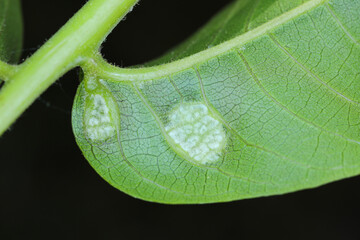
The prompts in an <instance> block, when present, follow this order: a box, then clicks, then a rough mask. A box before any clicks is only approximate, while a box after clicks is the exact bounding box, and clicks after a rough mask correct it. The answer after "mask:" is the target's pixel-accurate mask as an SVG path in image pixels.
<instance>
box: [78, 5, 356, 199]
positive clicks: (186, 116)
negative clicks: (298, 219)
mask: <svg viewBox="0 0 360 240" xmlns="http://www.w3.org/2000/svg"><path fill="white" fill-rule="evenodd" d="M359 16H360V2H359V1H357V0H346V1H345V0H332V1H321V0H312V1H311V0H310V1H287V0H283V1H281V0H279V1H276V0H266V1H250V0H249V1H235V2H234V3H233V5H230V6H229V7H227V8H225V9H224V10H223V11H222V12H221V13H219V15H217V16H216V17H215V18H214V19H212V20H211V21H210V23H209V24H208V25H207V26H205V27H204V28H203V29H202V30H200V31H199V32H198V33H197V34H195V35H194V37H192V38H190V39H189V40H188V41H186V42H185V43H184V44H182V45H180V46H179V47H178V48H175V49H174V50H172V51H170V53H169V54H168V55H166V56H164V57H162V58H160V59H158V60H156V61H154V62H153V63H151V64H150V65H157V64H161V63H165V64H162V65H158V66H154V67H149V68H143V69H128V70H121V71H122V72H121V73H120V72H115V70H114V74H113V76H116V79H115V77H108V78H104V77H98V78H95V77H87V78H85V80H84V81H83V82H82V83H81V85H80V87H79V89H78V92H77V96H76V99H75V102H74V108H73V120H72V122H73V129H74V133H75V136H76V140H77V143H78V145H79V146H80V148H81V150H82V151H83V153H84V155H85V157H86V158H87V159H88V161H89V162H90V164H91V165H92V166H93V167H94V168H95V170H96V171H97V172H98V173H99V174H100V175H101V176H102V177H103V178H104V179H106V180H107V181H108V182H109V183H110V184H111V185H113V186H114V187H116V188H118V189H120V190H122V191H124V192H126V193H128V194H130V195H132V196H134V197H137V198H141V199H144V200H148V201H155V202H162V203H209V202H224V201H231V200H237V199H244V198H253V197H259V196H268V195H274V194H283V193H287V192H292V191H296V190H300V189H306V188H312V187H316V186H319V185H322V184H325V183H328V182H331V181H335V180H338V179H342V178H346V177H350V176H354V175H357V174H359V172H360V159H359V156H360V127H359V124H360V111H359V109H360V106H359V104H360V95H359V90H360V68H359V59H360V46H359V41H360V31H359V28H358V26H359V24H360V18H359ZM110 75H111V74H110ZM110 75H109V76H110Z"/></svg>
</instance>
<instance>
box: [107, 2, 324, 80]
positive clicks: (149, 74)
mask: <svg viewBox="0 0 360 240" xmlns="http://www.w3.org/2000/svg"><path fill="white" fill-rule="evenodd" d="M328 1H329V0H312V1H309V2H306V3H304V4H301V5H300V6H298V7H296V8H294V9H292V10H290V11H288V12H286V13H284V14H282V15H280V16H278V17H276V18H274V19H272V20H270V21H268V22H267V23H265V24H263V25H261V26H259V27H257V28H255V29H253V30H250V31H248V32H246V33H244V34H241V35H239V36H237V37H235V38H233V39H231V40H228V41H225V42H223V43H221V44H219V45H217V46H214V47H212V48H209V49H206V50H203V51H201V52H198V53H195V54H193V55H191V56H189V57H185V58H183V59H180V60H177V61H174V62H171V63H167V64H162V65H159V66H153V67H144V68H118V67H115V66H112V65H107V66H104V67H106V68H107V69H103V70H105V71H106V75H107V76H108V77H109V78H111V79H112V80H115V79H116V80H119V81H132V82H134V81H146V80H152V79H155V78H161V77H165V76H168V75H171V74H173V73H176V72H180V71H182V70H185V69H188V68H190V67H192V66H194V65H197V64H198V63H201V62H205V61H206V60H208V59H211V58H214V57H216V56H218V55H220V54H223V53H225V52H228V51H230V50H232V49H233V48H235V47H238V46H240V45H244V44H246V43H247V42H249V41H251V40H253V39H255V38H257V37H260V36H262V35H264V34H266V33H268V32H270V31H271V30H273V29H275V28H277V27H278V26H281V25H282V24H284V23H286V22H288V21H290V20H292V19H294V18H296V17H299V16H300V15H302V14H305V13H306V12H308V11H310V10H312V9H314V8H316V7H318V6H320V5H322V4H323V3H325V2H328Z"/></svg>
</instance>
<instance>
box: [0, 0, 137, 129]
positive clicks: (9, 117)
mask: <svg viewBox="0 0 360 240" xmlns="http://www.w3.org/2000/svg"><path fill="white" fill-rule="evenodd" d="M137 1H138V0H90V1H89V2H88V3H87V4H86V5H85V6H84V7H83V8H82V9H81V10H80V11H79V12H78V13H77V14H76V15H75V16H74V17H73V18H72V19H70V21H69V22H68V23H67V24H66V25H65V26H64V27H63V28H62V29H61V30H60V31H59V32H58V33H56V34H55V35H54V36H53V37H52V38H51V39H50V40H49V41H48V42H47V43H46V44H45V45H44V46H43V47H41V48H40V49H39V50H38V51H37V52H36V53H35V54H34V55H33V56H32V57H30V58H29V59H28V60H27V61H25V62H24V63H23V64H21V65H20V66H19V68H18V71H17V72H16V73H15V74H14V75H13V76H12V77H11V79H10V81H9V82H6V83H5V86H4V87H3V89H2V91H1V92H0V119H1V121H0V135H1V134H2V133H3V132H4V131H6V129H7V128H8V127H9V126H10V125H11V124H12V123H13V122H14V121H15V120H16V119H17V118H18V117H19V116H20V115H21V113H22V112H23V111H25V109H26V108H27V107H28V106H29V105H30V104H31V103H32V102H33V101H34V100H35V99H36V98H37V97H38V96H39V95H40V94H41V93H42V92H43V91H45V90H46V89H47V88H48V87H49V86H50V85H51V84H52V83H53V82H55V81H56V80H57V79H58V78H59V77H61V76H62V75H63V74H65V73H66V72H67V71H69V70H70V69H72V68H74V67H76V66H78V65H79V63H80V62H81V61H82V60H83V59H85V58H86V56H88V55H92V54H93V53H94V52H96V51H98V48H99V46H100V44H101V43H102V42H103V41H104V39H105V37H106V36H107V35H108V34H109V33H110V31H111V30H112V29H113V28H114V27H115V26H116V25H117V23H118V22H119V21H120V20H121V19H122V18H123V17H124V16H125V15H126V14H127V13H128V12H129V11H130V10H131V8H132V7H133V6H134V5H135V4H136V3H137Z"/></svg>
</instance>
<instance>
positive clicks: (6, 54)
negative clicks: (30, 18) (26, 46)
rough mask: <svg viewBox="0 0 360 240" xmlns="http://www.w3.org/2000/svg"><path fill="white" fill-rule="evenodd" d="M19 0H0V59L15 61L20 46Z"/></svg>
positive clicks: (19, 53)
mask: <svg viewBox="0 0 360 240" xmlns="http://www.w3.org/2000/svg"><path fill="white" fill-rule="evenodd" d="M22 31H23V29H22V17H21V5H20V0H0V60H2V61H5V62H9V63H15V62H17V61H18V60H19V57H20V55H21V47H22Z"/></svg>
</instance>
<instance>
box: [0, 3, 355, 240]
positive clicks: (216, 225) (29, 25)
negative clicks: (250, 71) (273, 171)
mask: <svg viewBox="0 0 360 240" xmlns="http://www.w3.org/2000/svg"><path fill="white" fill-rule="evenodd" d="M228 2H230V1H229V0H226V1H225V0H221V1H205V0H156V1H149V0H143V1H142V2H141V3H140V4H139V5H138V6H137V7H136V8H135V10H134V11H133V12H132V13H131V14H130V15H129V16H128V17H127V19H126V20H125V21H124V22H122V23H121V24H120V25H119V26H118V27H117V28H116V30H115V31H114V32H113V33H112V35H111V36H110V37H109V38H108V40H107V41H106V43H105V45H104V47H103V53H104V55H105V56H106V58H107V59H109V60H110V61H111V62H115V63H117V65H121V66H129V65H133V64H140V63H143V62H145V61H148V60H151V59H152V58H154V57H157V56H159V55H161V54H162V53H163V52H164V51H166V50H167V49H169V48H170V47H171V46H174V45H175V44H177V43H179V42H180V41H181V40H183V39H185V38H186V37H187V36H189V35H190V34H191V33H192V32H193V31H195V30H196V29H197V28H199V27H200V26H201V25H202V24H203V23H205V22H206V21H207V19H208V18H209V17H210V16H212V15H213V14H215V13H216V12H217V11H218V10H219V9H220V8H221V6H224V5H225V4H226V3H228ZM84 3H85V0H68V1H65V0H24V1H23V11H24V18H25V20H24V22H25V46H24V51H23V58H26V57H27V56H29V55H30V54H31V53H33V52H34V51H35V50H36V49H37V48H38V47H39V46H41V45H42V44H43V43H44V41H45V40H46V39H49V37H51V35H52V34H54V33H55V32H56V30H57V29H58V28H60V27H61V26H62V25H63V24H64V23H65V22H66V21H67V19H68V18H69V17H71V16H72V15H73V14H74V13H75V12H76V10H78V9H79V8H80V7H81V6H82V5H83V4H84ZM204 6H206V7H204ZM77 75H78V74H77V71H72V72H71V73H68V74H67V75H65V76H64V77H63V78H62V79H61V80H60V81H58V82H57V83H56V84H54V85H53V86H52V87H51V88H50V89H49V90H48V91H47V92H46V93H45V94H43V95H42V96H41V98H39V99H38V100H37V101H36V102H35V103H34V104H33V105H32V106H31V107H30V108H29V109H28V110H27V111H26V112H25V114H24V115H23V116H22V117H21V118H20V119H19V120H18V121H17V122H16V124H15V125H14V126H13V127H12V129H11V130H10V131H8V132H7V133H6V134H5V135H4V136H2V137H1V138H0V163H1V166H0V239H4V240H5V239H101V240H108V239H143V238H150V239H165V238H166V239H193V238H204V239H230V238H231V239H264V238H265V239H317V240H318V239H327V240H329V239H346V240H347V239H360V178H359V177H357V178H352V179H347V180H342V181H340V182H336V183H332V184H328V185H326V186H323V187H320V188H317V189H313V190H306V191H300V192H297V193H291V194H287V195H284V196H274V197H267V198H259V199H252V200H243V201H236V202H232V203H222V204H210V205H193V206H181V205H179V206H167V205H161V204H154V203H148V202H144V201H141V200H137V199H133V198H132V197H129V196H127V195H125V194H123V193H122V192H120V191H118V190H116V189H114V188H112V187H111V186H110V185H108V184H107V183H106V182H105V181H104V180H102V179H101V178H100V177H99V176H98V175H97V174H96V173H95V171H94V170H93V169H92V168H91V167H90V166H89V164H88V163H87V162H86V160H85V159H84V158H83V156H82V154H81V152H80V150H79V149H78V147H77V146H76V143H75V140H74V137H73V134H72V130H71V123H70V110H71V106H72V99H73V97H74V95H75V91H76V87H77V85H78V77H77Z"/></svg>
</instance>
